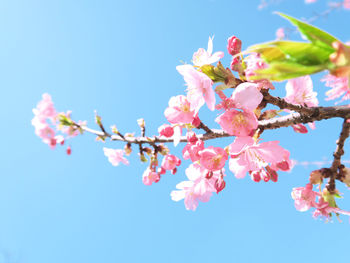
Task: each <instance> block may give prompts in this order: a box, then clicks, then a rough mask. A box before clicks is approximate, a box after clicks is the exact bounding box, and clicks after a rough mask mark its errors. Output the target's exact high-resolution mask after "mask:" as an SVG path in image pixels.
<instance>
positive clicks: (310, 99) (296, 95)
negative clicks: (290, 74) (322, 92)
mask: <svg viewBox="0 0 350 263" xmlns="http://www.w3.org/2000/svg"><path fill="white" fill-rule="evenodd" d="M286 92H287V94H286V97H285V98H284V99H285V100H286V101H287V102H289V103H292V104H296V105H303V106H304V105H306V106H308V107H315V106H318V99H317V92H315V91H313V85H312V80H311V78H310V76H303V77H299V78H295V79H290V80H288V82H287V84H286Z"/></svg>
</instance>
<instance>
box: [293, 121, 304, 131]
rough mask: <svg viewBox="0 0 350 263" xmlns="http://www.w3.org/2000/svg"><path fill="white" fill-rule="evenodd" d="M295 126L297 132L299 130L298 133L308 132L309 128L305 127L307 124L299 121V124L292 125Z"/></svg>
mask: <svg viewBox="0 0 350 263" xmlns="http://www.w3.org/2000/svg"><path fill="white" fill-rule="evenodd" d="M292 127H293V130H294V131H295V132H298V133H307V128H306V127H305V125H303V124H301V123H299V124H295V125H292Z"/></svg>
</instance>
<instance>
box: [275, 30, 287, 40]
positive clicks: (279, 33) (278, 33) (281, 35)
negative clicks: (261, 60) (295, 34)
mask: <svg viewBox="0 0 350 263" xmlns="http://www.w3.org/2000/svg"><path fill="white" fill-rule="evenodd" d="M285 36H286V34H285V33H284V28H283V27H280V28H278V29H277V30H276V38H277V39H278V40H281V39H283V38H285Z"/></svg>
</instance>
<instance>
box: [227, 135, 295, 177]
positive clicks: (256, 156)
mask: <svg viewBox="0 0 350 263" xmlns="http://www.w3.org/2000/svg"><path fill="white" fill-rule="evenodd" d="M287 152H288V151H287V150H285V149H283V148H282V147H281V146H279V145H278V141H272V142H263V143H261V144H257V143H254V140H253V138H251V137H236V139H235V141H234V142H233V143H231V144H230V145H229V153H230V155H231V159H230V161H229V168H230V170H231V171H232V172H233V173H234V174H235V176H236V177H237V178H243V177H245V175H246V173H247V172H253V171H260V170H261V169H262V168H264V167H267V166H268V165H269V164H271V168H272V169H273V170H276V169H275V167H278V164H283V162H287V164H288V161H289V155H287V154H286V153H287ZM286 158H288V159H287V160H286ZM281 167H282V168H287V167H286V165H285V166H281Z"/></svg>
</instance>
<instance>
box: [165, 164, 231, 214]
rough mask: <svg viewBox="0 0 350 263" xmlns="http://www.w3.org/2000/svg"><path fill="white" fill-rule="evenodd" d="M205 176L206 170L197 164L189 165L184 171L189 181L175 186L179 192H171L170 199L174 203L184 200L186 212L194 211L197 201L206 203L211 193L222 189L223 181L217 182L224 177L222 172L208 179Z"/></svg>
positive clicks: (213, 174) (215, 173) (217, 172)
mask: <svg viewBox="0 0 350 263" xmlns="http://www.w3.org/2000/svg"><path fill="white" fill-rule="evenodd" d="M207 174H208V170H206V169H204V168H203V167H201V166H200V165H199V164H196V163H193V164H191V165H190V166H189V167H188V168H187V169H186V175H187V177H188V179H189V181H183V182H181V183H179V184H177V185H176V188H177V189H179V190H175V191H172V192H171V199H172V200H174V201H180V200H182V199H185V200H184V201H185V202H184V203H185V207H186V209H187V210H196V208H197V206H198V202H199V201H201V202H208V201H209V199H210V197H211V196H212V193H213V192H217V190H222V189H223V187H224V183H222V181H223V179H220V180H219V178H220V177H222V178H223V176H225V175H224V174H223V172H222V171H216V172H214V173H212V175H211V177H210V178H209V179H208V178H206V175H207ZM215 186H216V187H215ZM220 188H222V189H220Z"/></svg>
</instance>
